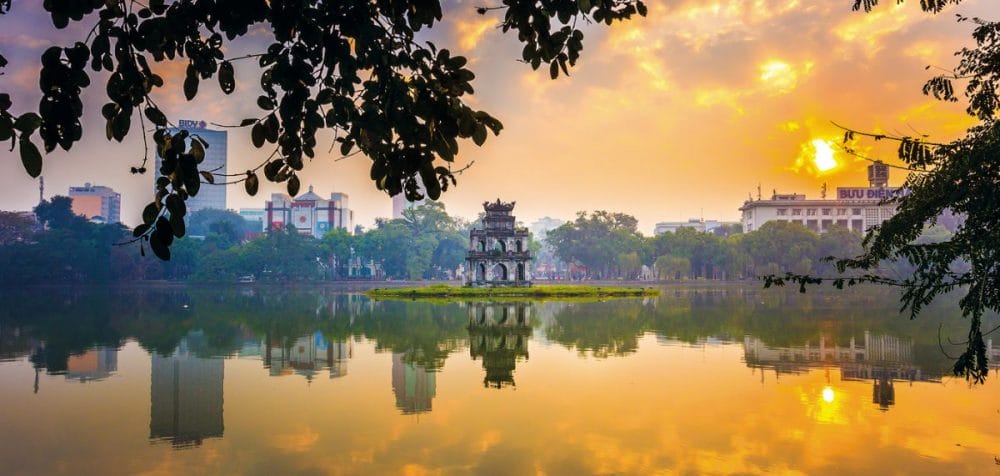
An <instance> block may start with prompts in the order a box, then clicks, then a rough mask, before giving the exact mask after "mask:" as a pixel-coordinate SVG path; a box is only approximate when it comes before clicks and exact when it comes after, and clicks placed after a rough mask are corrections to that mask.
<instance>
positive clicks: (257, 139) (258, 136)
mask: <svg viewBox="0 0 1000 476" xmlns="http://www.w3.org/2000/svg"><path fill="white" fill-rule="evenodd" d="M250 141H251V142H253V146H254V147H256V148H258V149H259V148H261V147H264V126H263V125H261V123H259V122H258V123H256V124H254V125H253V127H252V128H251V129H250Z"/></svg>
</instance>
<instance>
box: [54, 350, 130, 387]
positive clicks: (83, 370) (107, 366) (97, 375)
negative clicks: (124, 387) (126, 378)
mask: <svg viewBox="0 0 1000 476" xmlns="http://www.w3.org/2000/svg"><path fill="white" fill-rule="evenodd" d="M117 370H118V349H113V348H108V347H95V348H93V349H91V350H88V351H86V352H84V353H82V354H79V355H71V356H69V358H68V359H67V361H66V379H68V380H78V381H80V382H91V381H97V380H104V379H106V378H108V377H110V376H111V374H113V373H115V371H117Z"/></svg>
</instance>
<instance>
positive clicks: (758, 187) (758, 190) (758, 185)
mask: <svg viewBox="0 0 1000 476" xmlns="http://www.w3.org/2000/svg"><path fill="white" fill-rule="evenodd" d="M757 200H758V201H760V182H757Z"/></svg>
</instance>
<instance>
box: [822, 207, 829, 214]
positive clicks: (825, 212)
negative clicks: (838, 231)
mask: <svg viewBox="0 0 1000 476" xmlns="http://www.w3.org/2000/svg"><path fill="white" fill-rule="evenodd" d="M829 215H830V209H829V208H824V209H823V216H829Z"/></svg>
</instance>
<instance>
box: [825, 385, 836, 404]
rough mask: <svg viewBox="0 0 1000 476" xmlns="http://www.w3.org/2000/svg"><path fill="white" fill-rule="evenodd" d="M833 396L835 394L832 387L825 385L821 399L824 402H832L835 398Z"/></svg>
mask: <svg viewBox="0 0 1000 476" xmlns="http://www.w3.org/2000/svg"><path fill="white" fill-rule="evenodd" d="M835 396H836V395H835V394H834V393H833V388H830V387H826V388H824V389H823V401H824V402H826V403H833V399H834V398H835Z"/></svg>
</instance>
